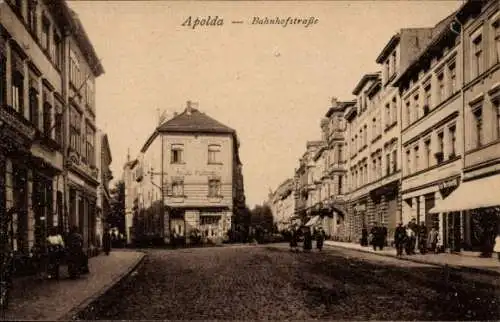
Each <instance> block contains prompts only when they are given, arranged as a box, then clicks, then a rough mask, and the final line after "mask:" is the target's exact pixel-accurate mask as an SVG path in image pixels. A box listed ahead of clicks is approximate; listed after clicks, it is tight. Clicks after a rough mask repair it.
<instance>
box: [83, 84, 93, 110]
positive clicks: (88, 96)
mask: <svg viewBox="0 0 500 322" xmlns="http://www.w3.org/2000/svg"><path fill="white" fill-rule="evenodd" d="M85 104H87V106H88V107H89V108H90V109H93V108H94V84H93V83H92V81H91V80H89V81H87V83H86V86H85Z"/></svg>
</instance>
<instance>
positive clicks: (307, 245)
mask: <svg viewBox="0 0 500 322" xmlns="http://www.w3.org/2000/svg"><path fill="white" fill-rule="evenodd" d="M305 229H306V231H305V232H304V251H305V252H309V251H310V250H311V249H312V235H311V230H310V228H309V227H306V228H305Z"/></svg>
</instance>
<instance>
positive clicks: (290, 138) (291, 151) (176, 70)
mask: <svg viewBox="0 0 500 322" xmlns="http://www.w3.org/2000/svg"><path fill="white" fill-rule="evenodd" d="M462 3H463V1H443V0H441V1H318V2H315V1H307V2H306V1H303V2H301V1H294V2H285V1H279V2H272V1H266V2H243V1H238V2H229V1H222V2H216V1H207V2H202V1H190V2H188V1H185V2H184V1H172V2H170V1H152V2H147V1H68V4H69V6H70V7H71V8H72V9H73V10H74V11H75V12H76V13H77V14H78V15H79V17H80V19H81V21H82V23H83V25H84V27H85V30H86V32H87V34H88V35H89V38H90V40H91V41H92V43H93V45H94V48H95V50H96V52H97V54H98V56H99V58H100V59H101V60H102V61H101V62H102V64H103V66H104V69H105V74H104V75H102V76H100V77H99V78H98V79H97V81H96V102H97V124H98V126H99V127H100V128H101V129H102V130H103V131H104V132H106V133H107V134H108V138H109V143H110V147H111V152H112V158H113V162H112V164H111V169H112V171H113V173H114V176H115V178H121V175H122V171H123V170H122V169H123V165H124V163H125V162H126V159H127V151H128V150H129V149H130V154H131V157H132V158H134V157H135V156H137V155H138V153H139V150H140V149H141V147H142V145H143V144H144V143H145V141H146V139H147V138H148V136H149V135H150V134H151V133H152V132H153V131H154V129H155V127H156V126H157V125H158V114H159V112H158V111H166V113H167V115H170V116H172V115H173V113H174V112H182V111H183V110H184V108H185V106H186V101H188V100H191V101H195V102H198V104H199V109H200V110H201V111H202V112H204V113H206V114H207V115H209V116H211V117H213V118H215V119H216V120H218V121H219V122H221V123H223V124H225V125H227V126H229V127H231V128H234V129H235V130H236V131H237V133H238V137H239V139H240V142H241V146H240V158H241V160H242V163H243V176H244V183H245V194H246V198H247V204H248V205H249V206H250V207H253V206H254V205H255V204H261V203H262V202H263V201H264V200H266V199H267V195H268V193H269V189H271V190H274V189H276V188H277V187H278V185H279V184H280V183H282V182H283V181H285V180H286V179H287V178H291V177H293V174H294V169H295V168H297V167H298V160H299V158H300V157H301V156H302V154H303V153H304V152H305V148H306V142H307V141H309V140H318V139H320V138H321V132H320V120H321V118H322V117H324V115H325V113H326V112H327V110H328V108H329V106H330V101H331V98H332V97H337V98H338V99H339V100H351V99H353V98H354V97H353V95H352V90H353V88H354V86H355V85H356V84H357V82H358V81H359V80H360V79H361V77H362V76H363V75H364V74H365V73H371V72H376V71H378V70H380V67H379V66H378V65H377V64H376V63H375V59H376V57H377V56H378V54H379V53H380V51H381V50H382V48H383V47H384V46H385V45H386V43H387V42H388V41H389V39H390V37H391V36H392V35H393V34H394V33H396V32H397V30H398V29H399V28H409V27H431V26H433V25H435V24H436V23H437V22H438V21H440V20H441V19H443V18H445V17H446V16H447V15H449V14H450V13H451V12H453V10H455V9H457V8H458V7H459V6H460V5H461V4H462ZM209 16H210V19H211V20H212V21H214V20H215V21H216V22H219V23H220V21H221V20H222V25H219V26H196V27H195V28H193V24H194V21H195V20H196V18H200V19H201V18H205V19H206V18H207V17H209ZM189 17H191V25H188V24H187V23H185V22H186V20H188V18H189ZM254 17H258V18H259V19H261V20H263V19H264V18H265V17H267V18H268V19H275V18H276V17H278V18H280V19H282V18H284V19H286V18H287V17H291V18H295V17H297V18H306V19H309V18H311V17H312V20H313V21H317V23H316V24H311V25H309V26H307V27H306V26H305V25H302V24H288V25H287V26H285V27H283V26H282V25H271V24H267V25H266V24H252V22H253V21H254V19H255V18H254ZM316 19H317V20H316ZM232 21H243V23H236V24H233V23H231V22H232ZM183 23H184V24H185V26H183Z"/></svg>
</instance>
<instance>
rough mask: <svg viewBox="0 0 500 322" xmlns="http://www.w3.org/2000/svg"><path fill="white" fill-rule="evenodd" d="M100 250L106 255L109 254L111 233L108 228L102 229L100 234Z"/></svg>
mask: <svg viewBox="0 0 500 322" xmlns="http://www.w3.org/2000/svg"><path fill="white" fill-rule="evenodd" d="M102 250H103V251H104V253H105V254H106V255H109V252H110V251H111V234H110V232H109V229H108V228H106V229H105V230H104V234H103V235H102Z"/></svg>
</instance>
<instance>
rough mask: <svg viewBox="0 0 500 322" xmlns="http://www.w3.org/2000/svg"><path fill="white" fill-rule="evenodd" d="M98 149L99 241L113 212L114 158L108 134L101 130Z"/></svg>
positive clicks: (98, 136) (97, 226)
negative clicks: (110, 186)
mask: <svg viewBox="0 0 500 322" xmlns="http://www.w3.org/2000/svg"><path fill="white" fill-rule="evenodd" d="M96 151H98V153H99V155H98V157H97V169H99V171H100V177H99V187H98V192H97V214H96V239H97V242H98V243H99V242H100V241H101V240H102V233H103V229H104V228H105V226H106V224H107V219H108V216H109V214H110V212H111V195H110V192H109V183H110V181H111V180H113V173H112V172H111V169H110V165H111V162H112V160H113V159H112V157H111V149H110V148H109V141H108V135H107V134H106V133H104V132H102V131H101V130H98V131H97V140H96ZM99 245H100V244H99Z"/></svg>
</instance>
